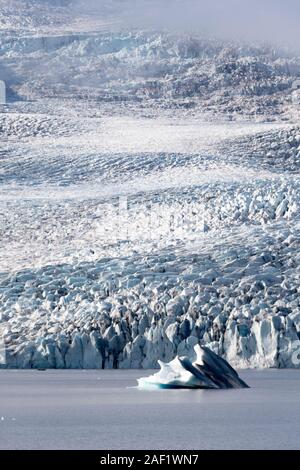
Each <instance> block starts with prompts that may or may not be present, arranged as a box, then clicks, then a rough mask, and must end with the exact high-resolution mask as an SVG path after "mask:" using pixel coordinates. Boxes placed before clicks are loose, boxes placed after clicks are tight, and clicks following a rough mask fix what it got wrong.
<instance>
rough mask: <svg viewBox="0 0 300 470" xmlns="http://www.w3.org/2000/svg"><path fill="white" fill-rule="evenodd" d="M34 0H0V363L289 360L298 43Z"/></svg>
mask: <svg viewBox="0 0 300 470" xmlns="http://www.w3.org/2000/svg"><path fill="white" fill-rule="evenodd" d="M26 3H27V10H26V12H25V10H24V2H21V1H18V0H11V1H9V2H7V1H2V0H1V1H0V20H1V24H2V26H3V27H2V29H1V31H0V79H3V80H4V81H5V82H6V85H7V100H8V102H7V104H6V105H0V139H1V140H0V337H1V351H0V358H1V361H0V362H1V367H4V368H6V367H8V368H11V367H17V368H102V367H103V368H113V367H116V368H155V367H157V361H158V360H162V361H164V362H169V361H171V360H172V359H173V358H174V357H175V356H176V355H184V354H189V353H190V351H191V350H192V349H193V347H194V345H195V342H196V343H197V342H199V343H200V344H202V345H205V346H208V347H209V348H211V349H212V350H213V351H214V352H216V353H218V354H220V355H221V356H222V357H224V358H225V359H226V360H228V361H229V362H230V363H231V364H232V365H234V366H235V367H240V368H249V367H293V368H294V367H296V368H297V367H299V364H300V356H299V353H300V340H299V336H300V301H299V292H300V286H299V279H300V251H299V247H300V234H299V229H300V202H299V201H300V198H299V196H300V180H299V169H300V127H299V125H298V123H299V120H298V118H299V109H298V105H297V103H296V102H295V100H293V99H292V93H293V83H294V82H295V80H297V77H299V75H300V58H299V56H297V55H295V54H294V53H287V52H286V51H285V52H283V51H280V50H277V49H276V50H274V48H268V47H267V46H257V45H252V44H251V45H240V44H232V43H230V44H227V43H224V44H223V43H222V42H220V41H219V40H208V39H202V38H200V37H198V36H195V37H191V35H188V36H186V35H184V34H182V35H180V36H178V35H176V34H174V33H172V34H171V33H166V32H163V33H162V32H160V31H153V30H151V31H148V30H146V29H143V30H141V29H139V30H128V28H127V29H126V28H125V26H124V24H123V23H122V21H123V20H124V19H123V17H117V16H116V15H115V13H114V10H113V6H112V5H113V2H104V3H105V4H106V8H105V9H104V10H103V12H102V13H101V14H102V16H101V15H99V12H98V15H97V16H95V17H93V16H91V15H90V16H89V15H88V12H87V13H86V14H85V15H81V16H80V15H79V14H78V13H77V14H76V9H75V10H72V9H70V8H69V9H68V8H67V6H64V5H63V4H64V3H65V4H67V3H68V2H62V6H57V5H56V6H53V5H52V3H51V2H46V3H44V4H42V3H41V2H26ZM41 9H43V14H41Z"/></svg>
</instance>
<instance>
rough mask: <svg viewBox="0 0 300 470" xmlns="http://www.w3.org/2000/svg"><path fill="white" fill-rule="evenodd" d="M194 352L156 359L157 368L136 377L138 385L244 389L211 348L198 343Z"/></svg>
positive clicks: (244, 384) (231, 369)
mask: <svg viewBox="0 0 300 470" xmlns="http://www.w3.org/2000/svg"><path fill="white" fill-rule="evenodd" d="M194 351H195V354H194V356H193V357H192V358H188V357H178V356H177V357H176V358H175V359H173V361H171V362H169V363H164V362H162V361H158V363H159V365H160V367H161V369H160V371H159V372H157V373H156V374H153V375H150V376H149V377H142V378H141V379H138V386H139V388H212V389H213V388H215V389H225V388H248V385H247V384H246V383H245V382H244V381H243V380H242V379H240V377H239V376H238V374H237V372H236V371H235V370H234V369H233V368H232V367H231V366H230V365H229V364H228V362H227V361H225V360H224V359H222V358H221V357H219V356H217V354H215V353H214V352H213V351H211V350H210V349H208V348H206V347H202V346H200V345H199V344H197V345H196V346H195V347H194Z"/></svg>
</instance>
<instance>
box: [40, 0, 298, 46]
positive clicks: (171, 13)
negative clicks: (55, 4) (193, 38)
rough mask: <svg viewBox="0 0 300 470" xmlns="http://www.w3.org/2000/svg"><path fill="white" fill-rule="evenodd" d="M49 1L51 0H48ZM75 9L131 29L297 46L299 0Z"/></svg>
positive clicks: (143, 0) (132, 1)
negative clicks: (110, 15)
mask: <svg viewBox="0 0 300 470" xmlns="http://www.w3.org/2000/svg"><path fill="white" fill-rule="evenodd" d="M48 1H51V0H48ZM71 3H72V5H73V8H74V9H75V10H76V11H77V12H80V11H84V12H88V11H89V12H90V13H92V14H94V15H95V14H97V15H102V14H105V13H106V14H107V13H113V12H114V13H115V14H117V15H120V17H121V18H122V20H123V22H124V23H125V24H126V25H127V26H129V27H132V28H144V27H146V28H163V29H171V30H172V29H174V30H177V31H182V32H195V33H201V34H204V35H208V36H214V37H221V38H225V39H233V40H236V39H237V40H245V41H248V40H250V41H260V42H261V41H264V42H265V41H267V42H274V43H276V44H277V45H283V46H285V45H287V46H291V47H293V48H296V47H297V48H299V47H300V35H299V20H300V3H299V1H298V0H285V1H284V2H283V1H282V0H251V1H250V0H244V1H243V0H210V1H207V0H111V1H101V0H100V1H99V0H98V1H97V0H77V1H75V3H74V2H71Z"/></svg>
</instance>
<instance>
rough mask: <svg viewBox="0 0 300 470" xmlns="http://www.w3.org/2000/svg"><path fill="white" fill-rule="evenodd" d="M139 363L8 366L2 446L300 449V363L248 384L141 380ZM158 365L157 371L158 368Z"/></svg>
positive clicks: (253, 377)
mask: <svg viewBox="0 0 300 470" xmlns="http://www.w3.org/2000/svg"><path fill="white" fill-rule="evenodd" d="M149 373H150V372H149V371H136V370H113V371H112V370H104V371H102V370H100V371H98V370H92V371H82V370H67V371H58V370H49V371H36V370H1V371H0V448H1V449H300V405H299V399H300V371H299V370H298V371H294V370H263V371H242V372H241V373H240V375H241V377H242V378H243V379H244V380H245V381H246V382H247V383H248V384H249V385H250V386H251V388H250V389H241V390H225V391H224V390H157V391H145V390H139V389H137V388H134V386H135V385H136V378H138V377H141V376H142V375H149ZM151 373H152V371H151Z"/></svg>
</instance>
